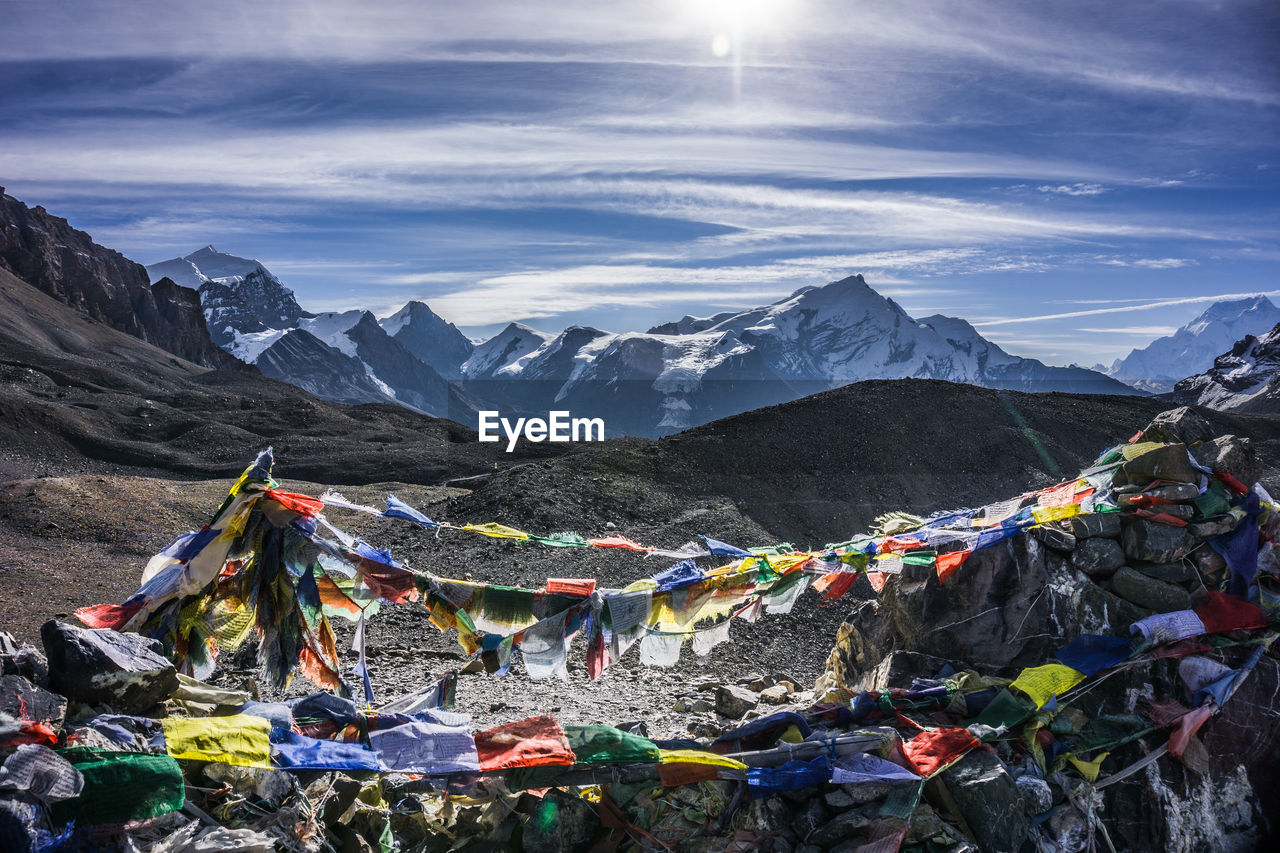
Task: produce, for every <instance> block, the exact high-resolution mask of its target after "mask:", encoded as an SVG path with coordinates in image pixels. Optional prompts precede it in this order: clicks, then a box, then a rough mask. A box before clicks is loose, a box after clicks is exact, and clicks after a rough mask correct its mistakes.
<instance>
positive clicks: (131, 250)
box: [0, 0, 1280, 365]
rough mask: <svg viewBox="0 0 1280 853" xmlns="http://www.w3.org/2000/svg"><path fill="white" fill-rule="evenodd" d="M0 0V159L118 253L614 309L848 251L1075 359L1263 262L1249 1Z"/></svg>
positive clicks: (495, 307)
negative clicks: (252, 264)
mask: <svg viewBox="0 0 1280 853" xmlns="http://www.w3.org/2000/svg"><path fill="white" fill-rule="evenodd" d="M904 7H909V8H904ZM0 20H2V21H4V30H5V32H6V37H5V50H4V52H3V57H2V58H0V119H3V120H2V121H0V185H3V186H5V187H6V188H7V191H8V192H9V193H10V194H11V195H14V196H16V197H18V198H20V199H21V200H23V201H25V202H27V203H28V204H30V205H36V204H41V205H43V206H45V207H46V208H47V209H49V210H50V211H51V212H53V213H55V214H58V215H60V216H64V217H66V218H67V219H69V220H70V221H71V223H72V224H73V225H75V226H77V227H79V228H82V229H84V230H86V231H88V232H89V233H90V234H92V235H93V237H94V238H95V239H96V240H97V241H98V242H99V243H102V244H104V245H107V246H110V247H112V248H115V249H118V250H119V251H121V252H123V253H124V254H125V255H127V256H128V257H130V258H133V259H134V260H137V261H139V262H142V263H154V262H156V261H160V260H164V259H167V258H171V257H176V256H180V255H185V254H188V253H190V252H193V251H195V250H196V249H199V248H200V247H202V246H204V245H206V244H212V245H214V246H215V247H217V248H218V249H219V250H222V251H226V252H230V253H232V254H236V255H241V256H245V257H254V258H258V259H260V260H261V261H262V262H263V263H264V264H265V265H266V266H267V267H268V268H269V269H270V270H272V271H273V272H274V273H275V274H276V275H278V276H279V277H280V278H281V279H283V280H284V281H285V283H286V284H287V285H289V286H290V287H292V288H293V289H294V290H295V292H296V293H297V296H298V299H299V301H300V302H301V303H302V305H303V306H304V307H305V308H307V309H309V310H312V311H330V310H345V309H349V308H355V307H359V308H367V309H369V310H372V311H374V312H375V313H376V314H378V315H380V316H382V315H386V314H389V313H391V312H392V311H394V310H396V309H398V308H399V307H400V306H402V305H403V304H404V303H405V302H406V301H408V300H410V299H420V300H422V301H425V302H427V303H428V304H429V305H431V306H432V308H433V309H435V310H436V311H437V313H439V314H441V315H442V316H444V317H445V318H446V319H449V320H451V321H453V322H454V323H456V324H457V325H459V326H460V327H462V328H463V329H464V331H466V332H468V333H469V334H472V335H474V336H476V337H483V336H485V335H487V334H491V333H493V332H495V331H497V330H498V329H500V328H501V327H502V326H504V325H505V324H506V323H508V322H510V321H521V322H525V323H527V324H529V325H531V326H534V327H536V328H540V329H544V330H547V331H558V330H559V329H561V328H563V327H564V326H566V325H569V324H571V323H581V324H585V325H593V326H596V327H599V328H603V329H607V330H610V331H627V330H635V329H645V328H648V327H649V326H652V325H655V324H657V323H661V322H665V321H668V320H674V319H678V318H679V317H681V316H683V315H684V314H693V315H695V316H707V315H710V314H713V313H717V312H720V311H724V310H730V309H740V308H747V307H751V306H754V305H759V304H763V303H767V302H772V301H775V300H777V299H780V298H783V297H785V296H786V295H787V294H788V293H790V292H792V291H794V290H795V289H797V288H799V287H802V286H806V285H815V284H823V283H825V282H828V281H831V280H834V279H838V278H843V277H844V276H846V275H850V274H852V273H862V274H864V275H865V277H866V280H867V282H868V284H870V285H871V286H872V287H874V288H875V289H876V290H878V291H879V292H881V293H883V294H884V295H886V296H890V297H892V298H893V299H894V300H895V301H897V302H898V303H899V304H900V305H902V307H903V308H904V309H906V310H907V311H908V312H909V313H911V314H912V315H914V316H917V317H920V316H926V315H929V314H934V313H944V314H949V315H953V316H961V317H964V318H966V319H968V320H970V321H971V322H973V323H974V324H975V325H976V326H977V327H978V329H979V331H981V332H982V333H983V334H984V335H985V336H987V337H988V338H989V339H991V340H993V341H995V342H996V343H998V344H1000V345H1001V346H1003V347H1004V348H1005V349H1006V350H1008V351H1010V352H1012V353H1014V354H1017V355H1024V356H1031V357H1037V358H1041V359H1043V360H1044V361H1046V362H1048V363H1051V364H1067V363H1072V362H1075V363H1081V364H1086V365H1089V364H1094V363H1100V362H1101V363H1110V361H1111V360H1112V359H1114V358H1117V357H1121V356H1123V355H1124V354H1126V353H1127V352H1128V351H1129V350H1130V349H1131V348H1133V347H1138V346H1143V345H1145V344H1146V343H1148V342H1150V341H1151V340H1152V339H1153V338H1154V337H1157V336H1159V335H1162V334H1168V333H1170V332H1172V331H1173V330H1174V329H1175V328H1176V327H1177V326H1180V325H1182V324H1183V323H1186V322H1187V321H1189V320H1190V319H1192V318H1193V317H1194V316H1196V315H1197V314H1198V313H1199V312H1200V311H1202V310H1203V309H1204V308H1206V307H1207V306H1208V304H1209V303H1211V302H1212V301H1213V300H1214V298H1216V297H1220V296H1223V295H1228V294H1252V293H1278V292H1280V277H1278V276H1277V275H1276V271H1277V269H1278V268H1280V265H1278V261H1280V215H1278V214H1280V133H1277V131H1278V130H1280V59H1278V56H1280V51H1278V50H1277V49H1276V48H1277V42H1278V41H1280V6H1277V5H1276V4H1275V3H1274V2H1229V1H1228V0H1224V2H1216V0H1162V2H1142V3H1116V2H1114V0H1106V2H1094V0H1085V2H1077V0H1064V2H1056V3H1043V2H1037V0H1027V2H1010V1H1009V0H972V2H965V3H955V2H946V1H945V0H942V2H929V0H920V2H912V3H910V4H902V3H896V2H859V0H845V2H820V0H647V2H640V3H633V2H627V0H611V2H598V1H597V0H580V1H579V0H574V2H547V0H522V2H499V1H498V0H475V2H472V3H466V4H459V3H446V2H435V0H431V2H422V0H366V2H364V3H361V4H353V3H349V2H345V1H344V2H338V0H273V2H271V3H263V2H260V0H253V2H245V0H220V2H217V3H210V2H207V0H201V2H190V1H189V0H131V2H129V3H127V4H125V3H120V2H118V0H106V2H103V1H102V0H60V2H56V3H51V2H48V0H0ZM1064 315H1065V316H1064Z"/></svg>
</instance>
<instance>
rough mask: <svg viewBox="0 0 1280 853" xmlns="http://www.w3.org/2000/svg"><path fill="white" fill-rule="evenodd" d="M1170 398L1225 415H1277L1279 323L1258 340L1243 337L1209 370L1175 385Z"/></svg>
mask: <svg viewBox="0 0 1280 853" xmlns="http://www.w3.org/2000/svg"><path fill="white" fill-rule="evenodd" d="M1170 396H1172V397H1173V398H1174V399H1176V400H1177V401H1178V402H1180V403H1185V404H1193V405H1198V406H1208V407H1209V408H1212V409H1218V410H1220V411H1224V412H1254V413H1277V412H1280V324H1277V325H1276V326H1274V327H1273V328H1272V329H1271V330H1270V331H1267V332H1264V333H1263V334H1262V335H1260V336H1258V337H1254V336H1253V335H1245V336H1244V337H1243V338H1242V339H1240V340H1239V341H1237V342H1236V343H1235V345H1234V346H1232V347H1231V349H1230V350H1229V351H1228V352H1225V353H1223V354H1222V355H1219V356H1218V357H1217V358H1216V359H1214V362H1213V367H1211V368H1210V369H1209V370H1206V371H1205V372H1204V373H1201V374H1198V375H1196V376H1189V377H1187V378H1186V379H1183V380H1181V381H1180V382H1178V383H1177V384H1176V385H1175V386H1174V389H1173V393H1172V394H1171V395H1170Z"/></svg>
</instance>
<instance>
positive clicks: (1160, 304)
mask: <svg viewBox="0 0 1280 853" xmlns="http://www.w3.org/2000/svg"><path fill="white" fill-rule="evenodd" d="M1276 295H1280V290H1268V291H1265V292H1258V293H1216V294H1213V295H1211V296H1184V297H1181V298H1179V299H1162V300H1159V301H1156V302H1145V303H1142V304H1139V305H1121V306H1116V307H1113V308H1092V309H1090V310H1087V311H1067V312H1064V313H1061V314H1040V315H1037V316H1035V317H1004V318H1000V319H994V320H976V321H974V323H973V325H975V326H981V327H987V326H1005V325H1008V324H1010V323H1039V322H1043V321H1045V320H1068V319H1073V318H1075V317H1096V316H1099V315H1102V314H1122V313H1126V312H1129V311H1149V310H1151V309H1153V308H1167V307H1169V306H1171V305H1198V304H1202V303H1205V302H1218V301H1220V300H1224V299H1248V298H1250V297H1253V296H1276Z"/></svg>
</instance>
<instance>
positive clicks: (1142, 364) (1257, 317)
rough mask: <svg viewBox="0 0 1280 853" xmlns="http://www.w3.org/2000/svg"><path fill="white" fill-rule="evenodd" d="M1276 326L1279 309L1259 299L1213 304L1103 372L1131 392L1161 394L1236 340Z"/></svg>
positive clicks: (1205, 367)
mask: <svg viewBox="0 0 1280 853" xmlns="http://www.w3.org/2000/svg"><path fill="white" fill-rule="evenodd" d="M1276 323H1280V308H1276V306H1275V305H1273V304H1272V303H1271V300H1269V299H1267V297H1265V296H1253V297H1250V298H1248V299H1232V300H1226V301H1222V302H1215V303H1213V304H1212V305H1210V306H1209V307H1208V309H1206V310H1205V312H1204V313H1203V314H1201V315H1200V316H1199V317H1197V318H1195V319H1194V320H1192V321H1191V322H1190V323H1188V324H1187V325H1185V326H1183V327H1182V328H1181V329H1178V331H1176V332H1174V333H1173V334H1172V335H1167V336H1165V337H1163V338H1157V339H1156V340H1154V341H1152V342H1151V343H1150V344H1148V345H1147V346H1145V347H1143V348H1142V349H1135V350H1133V351H1132V352H1131V353H1129V354H1128V355H1127V356H1125V357H1124V358H1123V359H1117V360H1116V361H1115V362H1114V363H1113V364H1112V365H1111V367H1110V368H1109V369H1108V370H1107V371H1106V373H1107V375H1108V376H1110V377H1112V378H1114V379H1119V380H1120V381H1121V382H1127V383H1129V384H1130V385H1133V386H1134V387H1135V388H1141V389H1142V390H1144V391H1150V392H1152V393H1157V394H1158V393H1163V392H1165V391H1169V390H1171V389H1172V388H1173V386H1174V383H1175V382H1177V381H1178V380H1179V379H1181V378H1182V377H1184V376H1191V375H1192V374H1197V373H1201V372H1203V371H1206V370H1208V369H1209V368H1210V367H1211V366H1212V365H1213V363H1214V359H1215V358H1217V357H1218V354H1219V353H1223V352H1226V351H1227V350H1229V349H1231V348H1232V346H1233V345H1234V344H1235V342H1236V341H1239V340H1241V339H1242V338H1244V337H1245V336H1246V335H1261V334H1263V333H1264V332H1266V331H1268V330H1269V329H1271V328H1272V327H1273V326H1275V324H1276Z"/></svg>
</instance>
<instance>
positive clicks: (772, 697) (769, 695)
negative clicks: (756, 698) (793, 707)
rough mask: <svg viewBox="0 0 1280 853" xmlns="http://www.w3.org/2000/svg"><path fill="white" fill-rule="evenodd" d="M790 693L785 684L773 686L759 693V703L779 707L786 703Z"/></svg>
mask: <svg viewBox="0 0 1280 853" xmlns="http://www.w3.org/2000/svg"><path fill="white" fill-rule="evenodd" d="M790 695H791V691H790V690H788V689H787V685H785V684H775V685H773V686H772V687H766V688H765V689H764V690H761V691H760V701H761V702H764V703H765V704H767V705H781V704H782V703H784V702H786V701H787V698H788V697H789V696H790Z"/></svg>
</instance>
